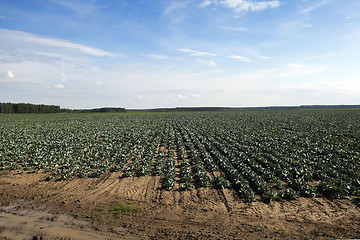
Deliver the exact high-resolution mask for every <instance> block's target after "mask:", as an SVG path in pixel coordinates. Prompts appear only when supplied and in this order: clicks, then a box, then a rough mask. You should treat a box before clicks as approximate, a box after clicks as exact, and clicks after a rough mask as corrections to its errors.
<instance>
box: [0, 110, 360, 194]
mask: <svg viewBox="0 0 360 240" xmlns="http://www.w3.org/2000/svg"><path fill="white" fill-rule="evenodd" d="M359 160H360V110H296V111H290V110H287V111H278V110H277V111H224V112H168V113H117V114H105V113H101V114H85V113H84V114H10V115H7V114H2V115H0V170H1V171H2V172H6V171H9V170H15V171H16V173H17V174H33V173H40V174H43V175H44V177H43V179H44V181H66V180H71V179H72V178H85V177H91V178H97V177H102V176H105V175H106V174H111V173H112V172H119V173H121V176H122V177H138V176H143V175H158V176H161V181H162V186H163V188H164V189H166V190H184V191H186V190H187V189H191V188H201V187H214V188H231V189H234V191H236V192H237V193H238V194H239V195H240V196H241V197H244V198H246V199H250V200H255V199H261V200H265V201H269V200H281V199H294V198H297V197H298V196H303V197H314V196H324V197H329V198H343V197H348V196H360V161H359ZM176 183H179V184H180V185H179V186H180V187H179V188H178V189H175V188H174V186H175V184H176Z"/></svg>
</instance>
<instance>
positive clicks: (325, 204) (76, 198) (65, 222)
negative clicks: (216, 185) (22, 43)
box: [0, 171, 360, 240]
mask: <svg viewBox="0 0 360 240" xmlns="http://www.w3.org/2000/svg"><path fill="white" fill-rule="evenodd" d="M120 176H121V173H111V174H107V175H105V176H103V177H102V178H85V179H78V178H74V179H72V180H68V181H57V182H54V181H50V182H47V181H43V179H44V178H45V175H44V174H42V173H33V174H26V173H24V174H17V173H16V172H15V171H13V172H2V173H1V176H0V200H1V202H0V204H1V206H0V239H207V240H208V239H264V238H268V239H345V238H347V239H349V238H353V239H354V238H360V224H359V223H360V208H359V207H360V199H359V198H351V199H339V200H329V199H324V198H312V199H307V198H300V199H297V200H294V201H282V202H271V203H263V202H259V201H258V202H246V201H244V200H243V199H240V198H239V197H238V196H237V195H236V194H235V193H234V191H232V190H231V189H225V190H216V189H213V188H200V189H193V190H189V191H179V190H178V188H179V186H178V185H177V186H176V188H175V190H173V191H165V190H163V189H161V179H160V177H153V176H146V177H132V178H121V177H120ZM119 203H123V204H126V205H130V206H133V207H135V208H136V211H132V212H128V213H118V212H114V211H112V208H113V207H114V206H117V205H118V204H119Z"/></svg>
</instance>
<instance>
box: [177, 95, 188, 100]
mask: <svg viewBox="0 0 360 240" xmlns="http://www.w3.org/2000/svg"><path fill="white" fill-rule="evenodd" d="M176 96H177V97H178V98H179V99H184V100H186V99H187V98H188V97H187V96H186V95H183V94H177V95H176Z"/></svg>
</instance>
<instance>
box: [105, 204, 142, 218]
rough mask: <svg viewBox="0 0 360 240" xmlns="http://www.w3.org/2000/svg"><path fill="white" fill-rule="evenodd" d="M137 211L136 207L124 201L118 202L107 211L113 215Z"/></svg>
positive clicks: (118, 215)
mask: <svg viewBox="0 0 360 240" xmlns="http://www.w3.org/2000/svg"><path fill="white" fill-rule="evenodd" d="M137 211H139V209H138V208H136V207H134V206H131V205H128V204H125V203H118V204H117V205H115V206H112V207H111V208H110V209H109V212H110V213H112V214H113V215H114V216H115V217H120V216H121V214H122V213H131V212H137Z"/></svg>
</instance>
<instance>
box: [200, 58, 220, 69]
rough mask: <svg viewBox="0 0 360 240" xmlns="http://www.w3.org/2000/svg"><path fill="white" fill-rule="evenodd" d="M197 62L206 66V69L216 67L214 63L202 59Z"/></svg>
mask: <svg viewBox="0 0 360 240" xmlns="http://www.w3.org/2000/svg"><path fill="white" fill-rule="evenodd" d="M198 62H199V63H201V64H203V65H205V66H208V67H215V66H216V62H214V61H212V60H210V61H205V60H202V59H198Z"/></svg>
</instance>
